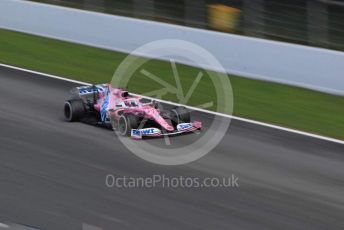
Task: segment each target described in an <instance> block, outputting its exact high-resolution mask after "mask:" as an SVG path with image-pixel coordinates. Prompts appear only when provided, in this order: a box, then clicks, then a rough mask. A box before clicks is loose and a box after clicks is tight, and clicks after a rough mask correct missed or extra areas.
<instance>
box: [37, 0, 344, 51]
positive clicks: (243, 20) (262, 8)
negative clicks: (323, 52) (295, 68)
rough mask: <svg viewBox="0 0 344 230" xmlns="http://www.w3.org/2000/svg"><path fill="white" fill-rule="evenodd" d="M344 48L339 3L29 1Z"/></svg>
mask: <svg viewBox="0 0 344 230" xmlns="http://www.w3.org/2000/svg"><path fill="white" fill-rule="evenodd" d="M33 1H36V2H44V3H50V4H56V5H63V6H68V7H75V8H80V9H86V10H92V11H98V12H104V13H108V14H115V15H122V16H128V17H134V18H141V19H148V20H155V21H160V22H167V23H172V24H178V25H184V26H190V27H197V28H203V29H210V30H217V31H222V32H228V33H235V34H241V35H246V36H253V37H260V38H265V39H271V40H279V41H285V42H291V43H298V44H304V45H311V46H318V47H324V48H329V49H336V50H344V1H343V0H33Z"/></svg>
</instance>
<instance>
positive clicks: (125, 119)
mask: <svg viewBox="0 0 344 230" xmlns="http://www.w3.org/2000/svg"><path fill="white" fill-rule="evenodd" d="M138 126H139V120H138V118H137V117H136V116H134V115H132V114H128V115H121V117H120V118H119V120H118V132H119V134H120V135H122V136H130V134H131V130H132V129H137V127H138Z"/></svg>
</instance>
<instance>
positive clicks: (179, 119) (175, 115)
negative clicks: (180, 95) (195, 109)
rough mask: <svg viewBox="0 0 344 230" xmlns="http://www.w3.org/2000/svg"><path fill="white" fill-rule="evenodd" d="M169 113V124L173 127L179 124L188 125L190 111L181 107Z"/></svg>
mask: <svg viewBox="0 0 344 230" xmlns="http://www.w3.org/2000/svg"><path fill="white" fill-rule="evenodd" d="M170 113H171V122H172V124H173V126H174V127H176V126H177V125H178V124H180V123H189V122H190V120H191V119H190V111H189V110H188V109H186V108H185V107H183V106H179V107H177V108H174V109H172V110H171V111H170Z"/></svg>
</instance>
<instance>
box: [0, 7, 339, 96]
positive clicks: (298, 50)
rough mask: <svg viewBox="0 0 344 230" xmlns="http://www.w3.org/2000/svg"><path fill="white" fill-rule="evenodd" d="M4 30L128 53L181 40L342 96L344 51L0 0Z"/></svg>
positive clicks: (247, 72) (274, 77)
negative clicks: (143, 46) (151, 43)
mask: <svg viewBox="0 0 344 230" xmlns="http://www.w3.org/2000/svg"><path fill="white" fill-rule="evenodd" d="M0 28H7V29H11V30H16V31H22V32H27V33H31V34H36V35H43V36H46V37H52V38H58V39H62V40H66V41H72V42H77V43H81V44H86V45H91V46H95V47H102V48H106V49H110V50H116V51H124V52H131V51H133V50H134V49H136V48H138V47H140V46H141V45H144V44H146V43H148V42H151V41H154V40H159V39H171V38H172V39H182V40H186V41H189V42H193V43H195V44H198V45H200V46H202V47H203V48H205V49H206V50H208V51H209V52H210V53H212V54H213V55H214V56H215V57H216V58H217V59H218V60H219V61H220V63H221V64H222V65H223V67H224V68H225V69H226V71H228V73H232V74H238V75H241V76H245V77H249V78H254V79H262V80H268V81H274V82H279V83H286V84H291V85H296V86H301V87H306V88H310V89H315V90H320V91H324V92H329V93H335V94H341V95H344V53H343V52H337V51H331V50H326V49H320V48H312V47H305V46H300V45H294V44H288V43H281V42H274V41H267V40H263V39H256V38H247V37H243V36H237V35H231V34H225V33H219V32H212V31H206V30H201V29H193V28H188V27H182V26H176V25H169V24H164V23H158V22H151V21H144V20H138V19H131V18H126V17H119V16H112V15H106V14H101V13H95V12H88V11H83V10H76V9H70V8H64V7H58V6H52V5H46V4H40V3H33V2H27V1H21V0H1V1H0ZM0 55H1V54H0ZM177 61H179V62H185V60H182V59H180V60H177ZM204 67H206V68H211V66H204Z"/></svg>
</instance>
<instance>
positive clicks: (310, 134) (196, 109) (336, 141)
mask: <svg viewBox="0 0 344 230" xmlns="http://www.w3.org/2000/svg"><path fill="white" fill-rule="evenodd" d="M0 66H2V67H6V68H10V69H15V70H20V71H24V72H27V73H33V74H36V75H40V76H45V77H50V78H54V79H58V80H63V81H68V82H73V83H77V84H81V85H91V84H90V83H87V82H82V81H76V80H72V79H68V78H64V77H59V76H56V75H52V74H47V73H42V72H38V71H33V70H29V69H25V68H20V67H16V66H12V65H6V64H2V63H0ZM135 95H137V94H135ZM140 96H141V95H140ZM146 98H149V99H154V100H156V101H159V102H164V103H166V104H170V105H176V106H180V105H181V104H178V103H175V102H171V101H164V100H160V99H155V98H151V97H146ZM183 106H185V105H183ZM185 107H187V108H188V109H191V110H195V111H199V112H203V113H209V114H213V115H217V116H221V117H227V118H231V119H234V120H239V121H243V122H247V123H251V124H255V125H260V126H265V127H269V128H273V129H278V130H283V131H286V132H290V133H295V134H300V135H304V136H308V137H312V138H317V139H321V140H325V141H330V142H334V143H338V144H343V145H344V141H342V140H339V139H335V138H331V137H325V136H321V135H317V134H313V133H307V132H304V131H300V130H296V129H290V128H285V127H282V126H278V125H272V124H268V123H264V122H260V121H255V120H250V119H246V118H242V117H237V116H233V115H227V114H223V113H218V112H213V111H209V110H205V109H200V108H196V107H192V106H185Z"/></svg>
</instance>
